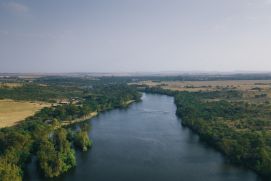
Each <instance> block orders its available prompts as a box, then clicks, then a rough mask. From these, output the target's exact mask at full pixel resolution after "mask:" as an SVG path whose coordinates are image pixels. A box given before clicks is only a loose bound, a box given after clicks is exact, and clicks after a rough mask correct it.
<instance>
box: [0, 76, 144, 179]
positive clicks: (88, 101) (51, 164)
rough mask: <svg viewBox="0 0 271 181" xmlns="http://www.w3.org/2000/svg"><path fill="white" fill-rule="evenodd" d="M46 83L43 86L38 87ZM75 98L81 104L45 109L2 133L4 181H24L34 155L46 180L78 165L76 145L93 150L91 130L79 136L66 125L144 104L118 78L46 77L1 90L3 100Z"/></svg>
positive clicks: (0, 151)
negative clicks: (129, 104)
mask: <svg viewBox="0 0 271 181" xmlns="http://www.w3.org/2000/svg"><path fill="white" fill-rule="evenodd" d="M36 82H38V83H42V84H44V83H45V84H47V85H40V84H37V83H36ZM74 97H76V99H77V100H79V102H77V103H76V104H74V103H71V104H67V105H58V106H53V107H50V108H44V109H42V110H41V111H39V112H38V113H36V114H35V115H34V116H31V117H29V118H27V119H26V120H25V121H23V122H22V123H20V124H18V125H17V126H14V127H12V128H3V129H0V180H1V181H2V180H3V181H6V180H8V181H9V180H14V181H17V180H22V176H23V170H24V169H25V166H26V164H27V163H28V161H30V160H31V157H32V156H33V155H37V158H38V165H39V168H40V170H41V172H42V173H43V174H44V176H46V177H49V178H52V177H56V176H59V175H61V174H63V173H64V172H67V171H68V170H69V169H71V168H72V167H74V166H75V165H76V158H75V152H74V149H73V148H72V146H71V145H72V143H74V145H75V146H77V147H79V148H80V149H82V150H83V151H85V150H87V149H88V148H90V146H91V144H92V142H91V140H90V139H89V137H88V131H89V130H88V128H87V127H86V126H82V127H81V131H79V132H76V133H74V132H71V131H69V132H68V131H67V130H68V128H61V122H62V121H71V120H74V119H77V118H81V117H83V118H84V117H85V116H87V115H88V114H90V113H91V112H93V111H97V112H101V111H106V110H109V109H113V108H119V107H126V106H127V104H126V103H127V101H130V100H135V101H139V100H140V94H139V93H138V92H137V91H136V89H135V88H131V87H129V86H127V85H125V84H120V82H119V81H118V80H117V81H116V80H115V79H113V82H112V80H111V79H107V78H106V79H104V80H86V79H84V78H74V79H73V78H63V77H57V78H56V77H54V78H45V79H39V80H37V81H35V82H34V83H27V82H24V85H23V86H22V87H16V88H8V87H1V88H0V99H1V98H10V99H16V100H31V101H38V100H39V101H49V102H50V101H56V100H57V99H62V98H65V99H67V100H71V99H72V98H74Z"/></svg>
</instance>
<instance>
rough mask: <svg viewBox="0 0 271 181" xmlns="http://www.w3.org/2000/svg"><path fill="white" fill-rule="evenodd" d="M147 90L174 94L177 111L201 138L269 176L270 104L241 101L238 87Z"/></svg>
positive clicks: (262, 174) (230, 158)
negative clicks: (199, 89) (216, 89)
mask: <svg viewBox="0 0 271 181" xmlns="http://www.w3.org/2000/svg"><path fill="white" fill-rule="evenodd" d="M145 91H146V92H150V93H159V94H166V95H170V96H174V98H175V104H176V106H177V111H176V114H177V115H178V116H179V117H180V118H181V119H182V120H181V122H182V124H183V125H184V126H188V127H189V128H191V129H192V130H193V131H195V132H196V133H198V134H199V135H200V138H201V140H203V141H205V142H207V143H208V144H210V145H212V146H213V147H215V148H216V149H218V150H219V151H221V152H222V153H223V154H225V155H226V158H228V159H229V160H230V161H231V162H232V163H236V164H239V165H243V166H246V167H248V168H251V169H253V170H255V171H256V172H257V173H258V174H260V175H261V176H263V177H267V178H271V177H270V176H271V142H270V140H271V133H270V131H269V130H270V126H271V121H270V120H271V114H270V109H271V106H270V104H269V103H268V102H266V103H262V104H254V103H249V102H244V101H232V100H238V99H240V100H242V99H241V98H242V93H241V92H239V91H237V90H223V91H213V92H177V91H170V90H164V89H161V88H146V89H145Z"/></svg>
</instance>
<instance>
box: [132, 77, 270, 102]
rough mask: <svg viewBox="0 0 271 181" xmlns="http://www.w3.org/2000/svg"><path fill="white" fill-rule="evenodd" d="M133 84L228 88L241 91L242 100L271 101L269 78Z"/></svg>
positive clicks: (179, 88)
mask: <svg viewBox="0 0 271 181" xmlns="http://www.w3.org/2000/svg"><path fill="white" fill-rule="evenodd" d="M133 84H137V85H146V86H149V87H160V88H163V89H169V90H174V91H189V92H197V91H219V90H223V89H230V90H238V91H240V92H242V93H243V99H242V100H250V101H252V100H253V102H259V103H261V102H263V101H271V80H220V81H141V82H138V83H133ZM263 94H265V95H266V96H265V97H262V98H257V96H259V95H263Z"/></svg>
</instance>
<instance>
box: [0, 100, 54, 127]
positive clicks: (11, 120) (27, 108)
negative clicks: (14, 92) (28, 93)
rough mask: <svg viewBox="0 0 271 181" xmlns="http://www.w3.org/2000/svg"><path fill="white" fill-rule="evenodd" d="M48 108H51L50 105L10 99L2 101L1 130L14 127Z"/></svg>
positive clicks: (0, 104)
mask: <svg viewBox="0 0 271 181" xmlns="http://www.w3.org/2000/svg"><path fill="white" fill-rule="evenodd" d="M47 106H50V104H47V103H43V102H27V101H13V100H9V99H4V100H0V128H3V127H8V126H13V125H15V124H16V123H18V122H20V121H22V120H24V119H25V118H27V117H28V116H31V115H33V114H34V113H35V112H36V111H38V110H40V109H42V108H44V107H47Z"/></svg>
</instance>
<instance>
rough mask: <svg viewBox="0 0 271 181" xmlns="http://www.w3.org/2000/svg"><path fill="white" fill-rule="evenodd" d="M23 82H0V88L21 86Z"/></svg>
mask: <svg viewBox="0 0 271 181" xmlns="http://www.w3.org/2000/svg"><path fill="white" fill-rule="evenodd" d="M22 85H23V84H21V83H3V82H2V83H0V88H4V87H6V88H15V87H21V86H22Z"/></svg>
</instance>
